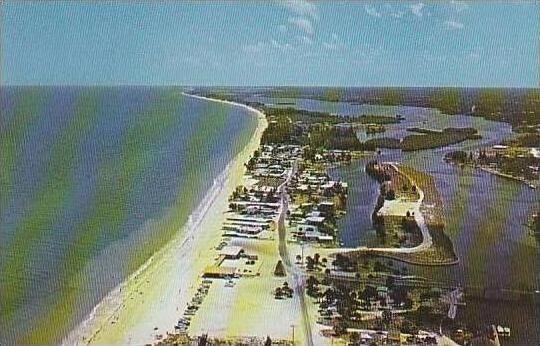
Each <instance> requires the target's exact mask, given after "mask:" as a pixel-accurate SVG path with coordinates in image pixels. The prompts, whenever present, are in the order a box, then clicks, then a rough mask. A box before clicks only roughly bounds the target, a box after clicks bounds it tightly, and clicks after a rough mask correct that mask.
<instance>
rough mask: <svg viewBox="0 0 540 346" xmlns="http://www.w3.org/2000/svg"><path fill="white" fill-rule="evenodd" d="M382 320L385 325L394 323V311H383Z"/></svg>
mask: <svg viewBox="0 0 540 346" xmlns="http://www.w3.org/2000/svg"><path fill="white" fill-rule="evenodd" d="M382 319H383V322H384V323H385V324H388V323H390V322H392V311H390V310H383V312H382Z"/></svg>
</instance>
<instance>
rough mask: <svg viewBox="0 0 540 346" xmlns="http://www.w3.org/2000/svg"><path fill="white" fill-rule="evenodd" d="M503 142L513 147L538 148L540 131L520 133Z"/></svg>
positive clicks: (539, 145)
mask: <svg viewBox="0 0 540 346" xmlns="http://www.w3.org/2000/svg"><path fill="white" fill-rule="evenodd" d="M504 144H506V145H509V146H513V147H527V148H534V147H536V148H538V147H540V133H525V134H520V135H518V136H517V137H515V138H512V139H509V140H507V141H505V142H504Z"/></svg>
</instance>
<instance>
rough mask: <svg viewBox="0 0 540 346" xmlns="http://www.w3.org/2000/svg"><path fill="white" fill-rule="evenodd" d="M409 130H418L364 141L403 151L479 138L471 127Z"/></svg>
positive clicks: (431, 147) (437, 146)
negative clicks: (398, 136) (403, 135)
mask: <svg viewBox="0 0 540 346" xmlns="http://www.w3.org/2000/svg"><path fill="white" fill-rule="evenodd" d="M409 131H414V132H420V133H422V134H414V135H409V136H405V138H403V139H402V140H399V139H397V138H388V137H383V138H373V139H369V140H367V141H366V142H365V143H364V146H365V147H368V148H388V149H402V150H403V151H415V150H424V149H434V148H440V147H445V146H448V145H453V144H457V143H461V142H463V141H466V140H469V139H472V140H474V139H479V138H480V135H479V134H478V131H477V130H476V129H473V128H469V127H468V128H445V129H444V130H442V131H438V130H430V129H419V128H411V129H409Z"/></svg>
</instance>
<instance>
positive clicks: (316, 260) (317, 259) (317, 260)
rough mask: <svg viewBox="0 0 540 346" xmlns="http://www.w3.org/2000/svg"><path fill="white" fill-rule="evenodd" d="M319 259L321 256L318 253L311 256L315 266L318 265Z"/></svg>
mask: <svg viewBox="0 0 540 346" xmlns="http://www.w3.org/2000/svg"><path fill="white" fill-rule="evenodd" d="M320 258H321V255H319V254H318V253H316V254H315V255H313V260H314V261H315V265H317V264H319V260H320Z"/></svg>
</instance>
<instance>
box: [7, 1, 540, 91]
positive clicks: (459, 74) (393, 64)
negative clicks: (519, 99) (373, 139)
mask: <svg viewBox="0 0 540 346" xmlns="http://www.w3.org/2000/svg"><path fill="white" fill-rule="evenodd" d="M0 6H1V16H2V18H1V20H0V27H1V32H0V35H1V41H0V54H1V56H0V58H1V61H0V64H1V75H0V81H1V83H2V84H77V85H87V84H89V85H95V84H97V85H100V84H106V85H117V84H150V85H164V84H166V85H168V84H178V85H332V86H340V85H342V86H442V85H447V86H528V87H538V86H539V85H540V76H539V73H540V72H539V70H540V67H539V65H540V63H539V61H540V46H539V40H540V39H539V35H540V34H539V32H540V24H539V22H540V15H539V12H540V5H539V2H535V1H530V2H506V3H505V2H500V1H499V2H490V1H474V2H457V1H447V2H429V1H424V2H422V1H410V2H409V1H401V2H391V1H378V2H367V1H364V2H360V1H358V2H322V1H317V2H307V1H295V2H247V3H246V2H244V3H240V2H209V1H208V2H194V1H190V2H175V1H160V2H154V3H151V2H138V3H134V2H127V1H126V2H114V1H106V2H101V3H100V2H79V1H77V2H76V1H71V2H70V1H66V2H54V1H36V2H31V1H9V0H8V1H2V2H0Z"/></svg>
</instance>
